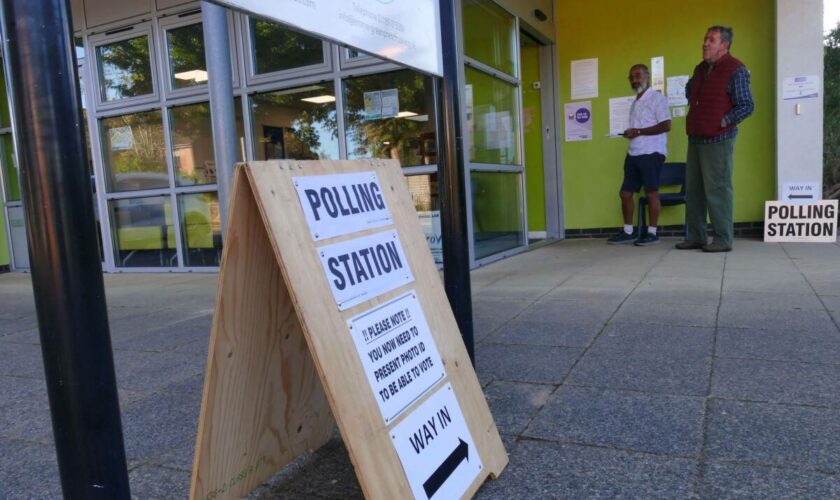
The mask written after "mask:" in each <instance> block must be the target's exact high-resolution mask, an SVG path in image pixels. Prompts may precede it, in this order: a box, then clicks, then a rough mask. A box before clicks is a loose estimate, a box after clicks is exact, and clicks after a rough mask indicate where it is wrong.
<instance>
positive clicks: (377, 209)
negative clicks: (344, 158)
mask: <svg viewBox="0 0 840 500" xmlns="http://www.w3.org/2000/svg"><path fill="white" fill-rule="evenodd" d="M292 182H294V184H295V190H296V191H297V194H298V199H299V200H300V206H301V208H302V209H303V214H304V216H305V217H306V223H307V224H308V225H309V232H310V234H311V235H312V239H313V240H315V241H319V240H323V239H327V238H332V237H335V236H341V235H343V234H350V233H355V232H357V231H363V230H365V229H372V228H376V227H382V226H387V225H389V224H391V223H393V222H394V219H393V217H391V212H390V211H389V210H388V206H387V205H386V204H385V197H384V196H383V195H382V186H381V184H380V183H379V177H377V175H376V172H358V173H352V174H334V175H310V176H306V177H292Z"/></svg>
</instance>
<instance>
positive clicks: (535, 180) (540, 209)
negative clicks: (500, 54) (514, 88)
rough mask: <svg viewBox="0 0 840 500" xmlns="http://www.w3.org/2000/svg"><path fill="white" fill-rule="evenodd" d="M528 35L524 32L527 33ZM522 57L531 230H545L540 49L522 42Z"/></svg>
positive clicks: (529, 222) (523, 119)
mask: <svg viewBox="0 0 840 500" xmlns="http://www.w3.org/2000/svg"><path fill="white" fill-rule="evenodd" d="M523 36H524V35H523ZM519 50H520V59H521V60H522V121H523V123H522V133H523V134H524V138H525V193H526V195H527V204H528V230H529V231H545V178H544V173H543V148H542V101H541V92H542V91H541V90H540V89H534V88H533V86H532V83H533V82H538V81H540V48H539V46H537V45H534V44H525V43H523V44H521V45H520V47H519Z"/></svg>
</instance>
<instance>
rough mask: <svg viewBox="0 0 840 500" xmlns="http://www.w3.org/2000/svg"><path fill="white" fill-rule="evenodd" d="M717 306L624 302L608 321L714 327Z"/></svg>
mask: <svg viewBox="0 0 840 500" xmlns="http://www.w3.org/2000/svg"><path fill="white" fill-rule="evenodd" d="M716 313H717V305H702V304H667V306H663V305H662V304H658V303H656V302H638V301H634V302H629V303H628V302H625V303H624V304H623V305H622V306H621V309H619V310H618V312H617V313H615V315H614V316H613V317H612V319H611V320H610V321H611V322H615V323H637V324H642V325H650V324H660V325H673V326H706V327H712V326H715V320H716Z"/></svg>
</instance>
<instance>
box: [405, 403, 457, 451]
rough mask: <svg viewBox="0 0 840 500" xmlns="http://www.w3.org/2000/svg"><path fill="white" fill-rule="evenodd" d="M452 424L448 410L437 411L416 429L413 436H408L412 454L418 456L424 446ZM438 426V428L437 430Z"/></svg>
mask: <svg viewBox="0 0 840 500" xmlns="http://www.w3.org/2000/svg"><path fill="white" fill-rule="evenodd" d="M450 423H452V417H451V416H450V415H449V408H447V407H446V406H444V407H443V408H441V409H440V410H438V412H437V414H436V415H435V416H433V417H432V418H430V419H428V420H426V422H425V423H424V424H423V426H422V427H420V428H419V429H417V430H416V431H415V432H414V434H412V435H411V436H409V438H408V439H409V441H411V446H412V447H413V448H414V452H415V453H417V454H419V453H420V452H421V451H422V450H424V449H425V448H426V446H427V445H428V444H429V443H430V442H431V441H433V440H434V439H435V438H436V437H437V436H438V434H440V432H441V431H443V429H446V426H447V425H449V424H450ZM438 425H439V426H440V428H439V430H438Z"/></svg>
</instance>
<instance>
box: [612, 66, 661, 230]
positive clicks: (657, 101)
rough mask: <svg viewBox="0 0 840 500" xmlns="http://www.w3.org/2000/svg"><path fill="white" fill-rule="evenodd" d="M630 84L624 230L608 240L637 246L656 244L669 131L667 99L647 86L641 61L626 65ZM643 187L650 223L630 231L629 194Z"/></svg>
mask: <svg viewBox="0 0 840 500" xmlns="http://www.w3.org/2000/svg"><path fill="white" fill-rule="evenodd" d="M629 79H630V86H631V87H633V90H634V91H635V92H636V100H635V101H633V105H632V106H631V107H630V128H628V129H627V130H625V131H624V134H623V135H624V137H625V138H627V139H628V140H629V141H630V143H629V145H628V147H627V156H625V158H624V181H623V183H622V184H621V192H620V193H619V196H620V197H621V213H622V215H623V216H624V229H623V230H621V231H619V232H618V234H616V235H615V236H612V237H611V238H610V239H609V240H607V242H608V243H610V244H612V245H620V244H623V243H630V242H634V243H635V244H636V245H638V246H648V245H655V244H657V243H659V236H657V234H656V225H657V223H658V222H659V206H660V205H659V174H660V173H661V172H662V165H663V164H664V163H665V154H666V153H667V140H668V138H667V133H668V131H669V130H671V115H670V113H669V112H668V99H667V98H666V97H665V96H663V95H662V94H661V93H659V92H657V91H655V90H653V89H651V88H650V70H648V67H647V66H645V65H644V64H636V65H635V66H633V67H632V68H630V76H629ZM642 186H644V187H645V195H646V196H647V199H648V207H649V208H648V214H649V221H650V226H648V228H647V231H646V232H643V234H639V235H637V234H635V231H634V230H633V205H634V203H633V193H636V192H638V191H639V189H640V188H641V187H642Z"/></svg>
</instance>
